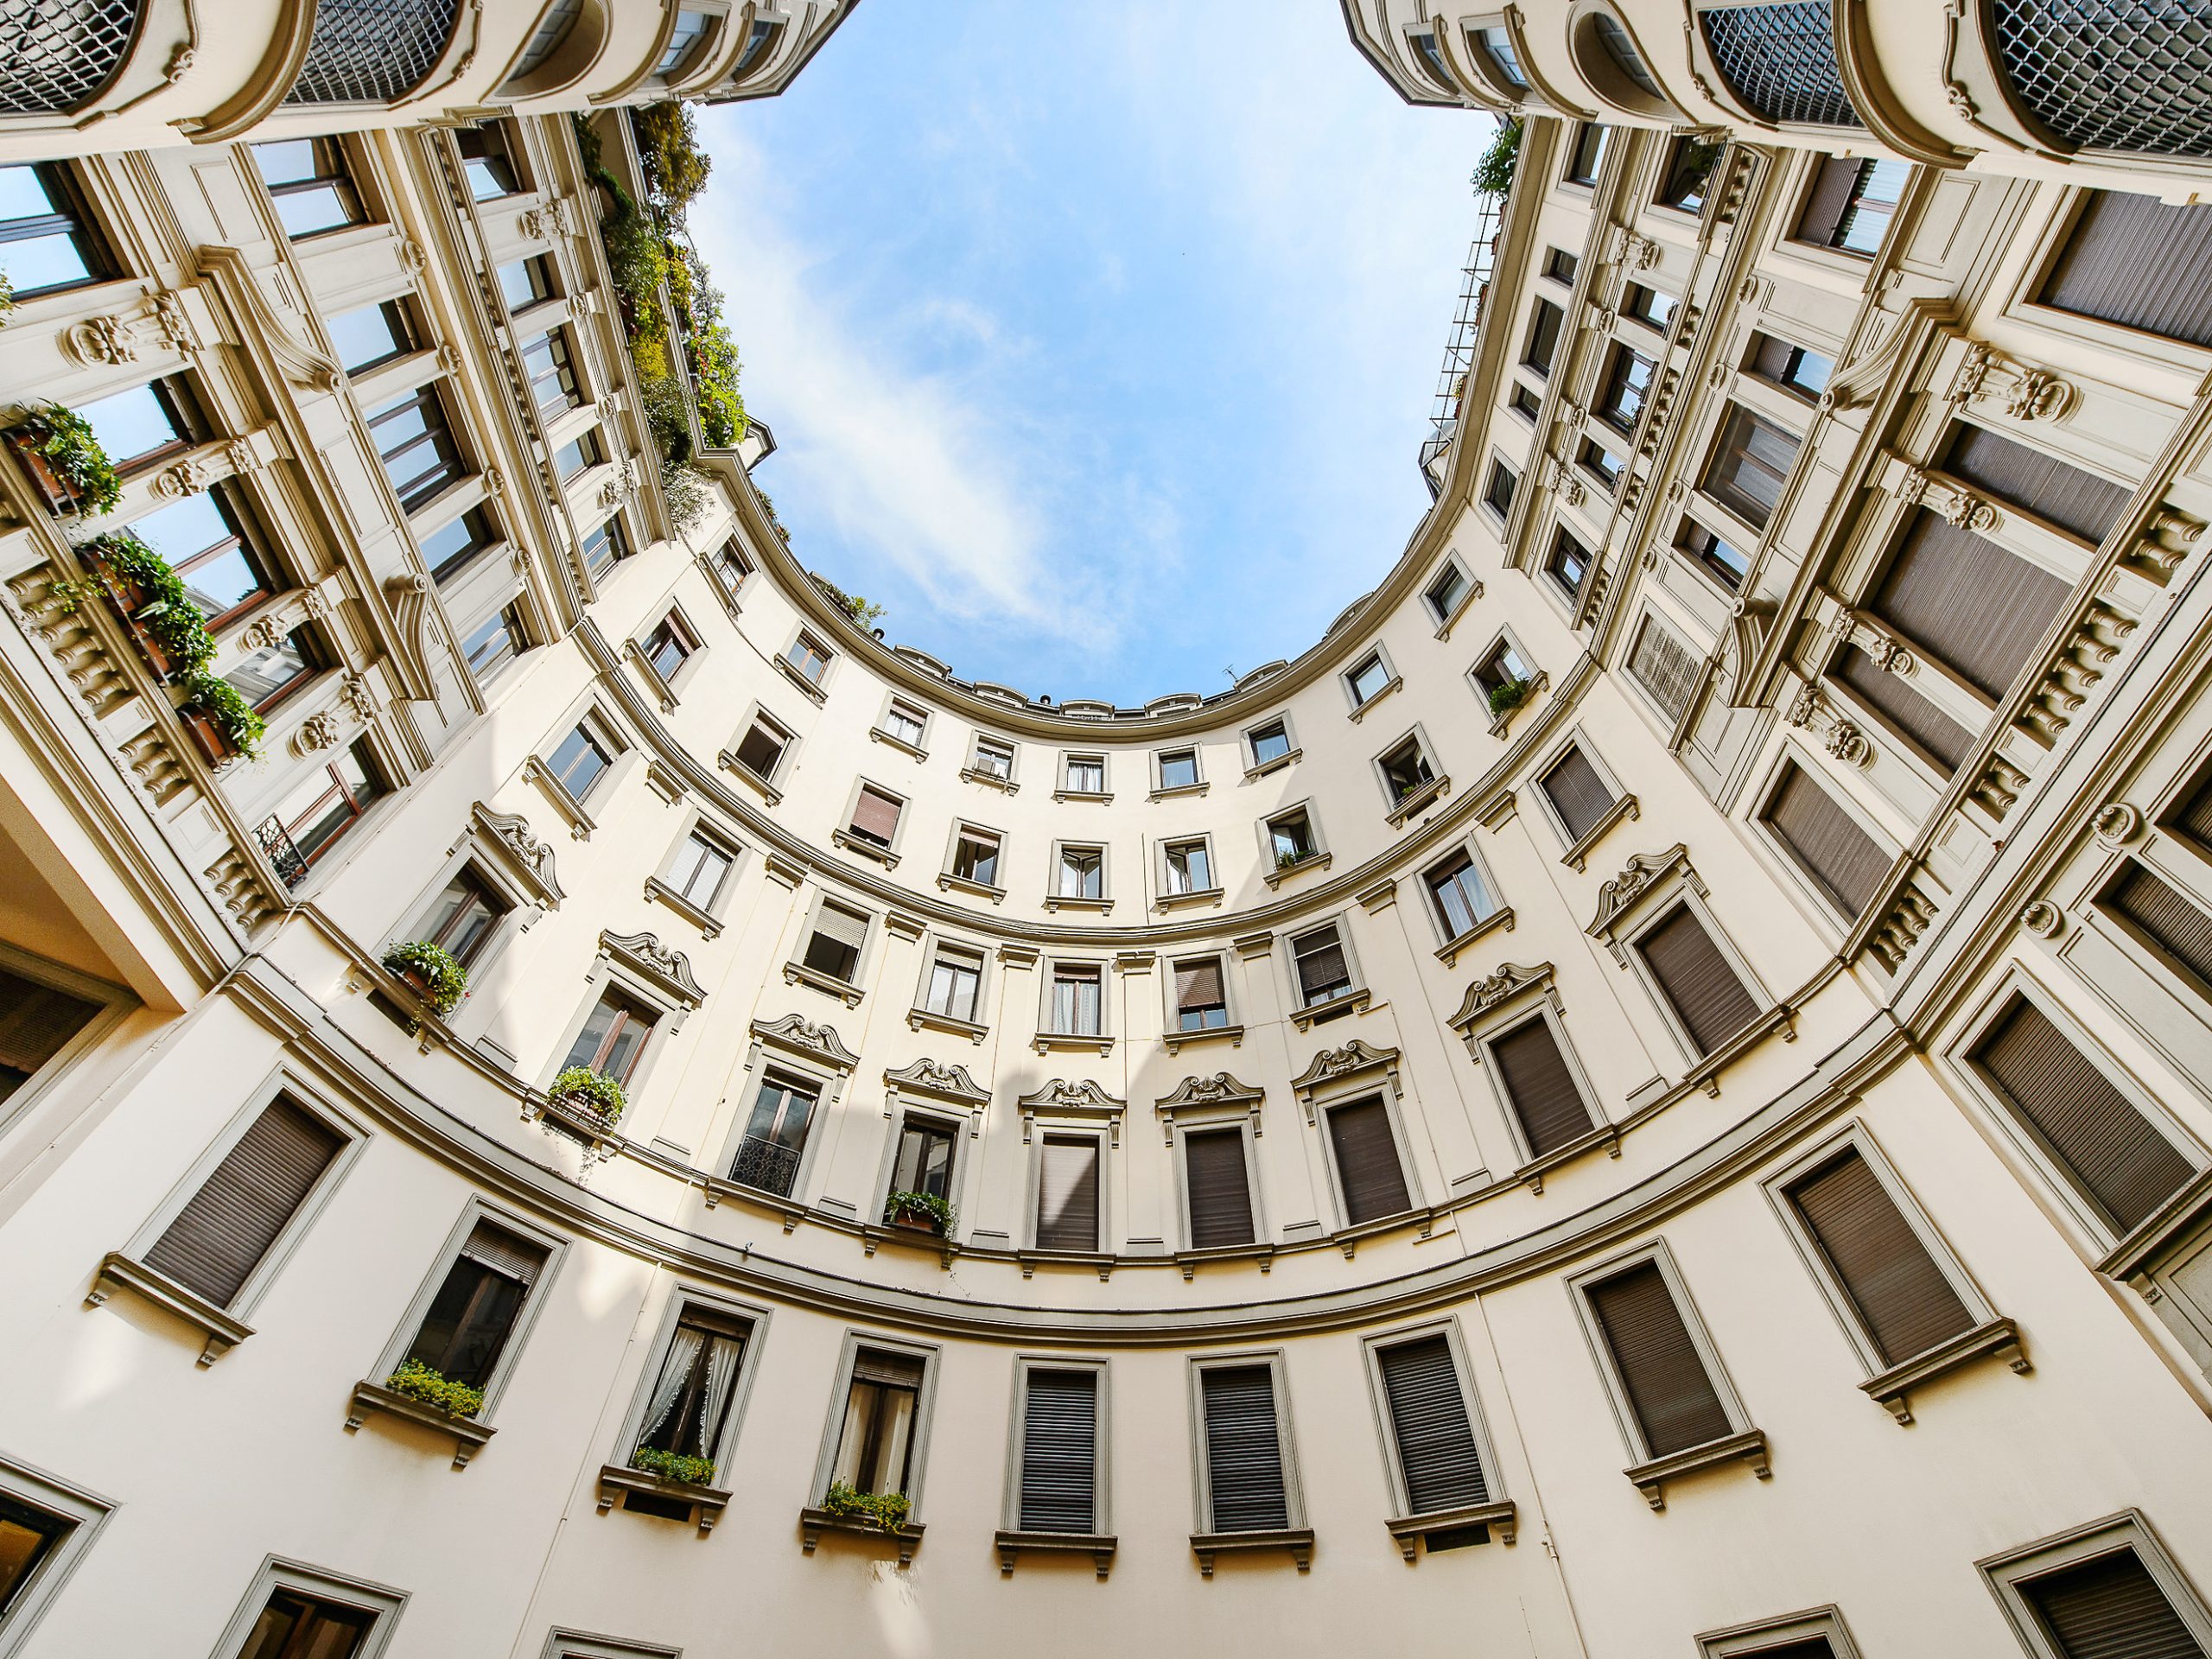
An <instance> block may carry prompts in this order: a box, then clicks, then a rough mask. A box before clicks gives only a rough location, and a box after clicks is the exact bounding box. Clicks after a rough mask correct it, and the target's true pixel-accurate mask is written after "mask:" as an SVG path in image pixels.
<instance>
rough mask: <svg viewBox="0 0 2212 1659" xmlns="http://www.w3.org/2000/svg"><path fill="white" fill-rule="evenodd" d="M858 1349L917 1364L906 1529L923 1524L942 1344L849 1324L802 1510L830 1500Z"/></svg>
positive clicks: (908, 1447)
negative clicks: (919, 1374)
mask: <svg viewBox="0 0 2212 1659" xmlns="http://www.w3.org/2000/svg"><path fill="white" fill-rule="evenodd" d="M863 1348H873V1349H875V1350H877V1351H880V1352H883V1353H887V1354H895V1355H898V1356H899V1357H902V1358H906V1359H914V1360H918V1361H920V1362H921V1367H922V1381H921V1384H920V1386H919V1387H918V1388H917V1389H915V1391H914V1427H913V1430H912V1434H911V1436H910V1438H909V1439H908V1440H907V1443H906V1473H907V1481H906V1488H905V1491H906V1504H907V1509H906V1525H907V1527H908V1528H910V1529H911V1528H913V1527H916V1526H918V1525H919V1524H920V1522H921V1519H922V1497H923V1488H924V1485H925V1476H926V1474H927V1472H928V1469H929V1449H930V1438H931V1436H930V1429H931V1425H932V1423H933V1422H934V1421H935V1420H936V1417H937V1389H938V1372H939V1370H941V1369H942V1367H941V1361H942V1360H943V1357H944V1346H943V1344H939V1343H934V1342H925V1341H920V1340H917V1339H914V1338H907V1337H894V1336H883V1335H880V1334H878V1333H877V1332H871V1331H861V1330H857V1329H855V1328H854V1327H853V1326H850V1325H848V1326H847V1327H846V1328H845V1336H844V1342H843V1344H842V1346H841V1347H840V1349H839V1350H838V1354H837V1369H836V1371H835V1372H834V1373H832V1375H833V1376H834V1377H835V1379H836V1380H835V1381H834V1382H833V1383H831V1384H830V1388H829V1421H827V1422H825V1423H824V1424H823V1430H822V1449H821V1451H820V1452H819V1453H818V1454H817V1457H816V1459H815V1461H814V1475H813V1478H812V1479H811V1481H810V1483H809V1484H808V1486H807V1502H806V1507H807V1508H808V1509H809V1510H816V1511H818V1510H820V1509H821V1507H822V1500H823V1498H824V1497H827V1496H828V1495H829V1479H830V1476H831V1475H832V1474H833V1473H834V1472H835V1471H836V1466H837V1453H838V1452H839V1451H840V1450H841V1449H842V1446H841V1442H842V1439H843V1435H844V1427H845V1408H846V1405H847V1403H848V1402H849V1401H850V1399H851V1398H852V1392H853V1366H854V1363H855V1361H857V1360H858V1359H859V1357H860V1351H861V1349H863Z"/></svg>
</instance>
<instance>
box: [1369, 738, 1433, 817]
mask: <svg viewBox="0 0 2212 1659" xmlns="http://www.w3.org/2000/svg"><path fill="white" fill-rule="evenodd" d="M1376 766H1379V767H1380V768H1381V769H1382V772H1383V788H1384V790H1385V791H1387V792H1388V793H1389V798H1390V804H1391V805H1393V806H1399V805H1402V804H1404V803H1406V802H1407V801H1409V800H1411V799H1413V798H1414V796H1416V795H1418V794H1420V793H1421V791H1423V790H1425V789H1427V787H1428V786H1429V785H1431V784H1433V783H1434V782H1435V781H1436V773H1435V771H1434V770H1433V768H1432V767H1431V766H1429V764H1428V756H1427V753H1426V752H1424V751H1423V749H1422V748H1421V739H1420V738H1418V737H1409V738H1408V739H1406V740H1405V741H1404V742H1402V743H1401V744H1399V745H1398V746H1397V747H1395V748H1394V749H1392V750H1390V751H1389V753H1386V754H1385V755H1383V758H1382V759H1381V760H1378V761H1376Z"/></svg>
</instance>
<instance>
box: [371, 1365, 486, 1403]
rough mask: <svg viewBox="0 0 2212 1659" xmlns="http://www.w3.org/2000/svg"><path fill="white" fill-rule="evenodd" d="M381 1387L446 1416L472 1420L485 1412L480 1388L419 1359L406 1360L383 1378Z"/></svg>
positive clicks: (482, 1392) (482, 1391)
mask: <svg viewBox="0 0 2212 1659" xmlns="http://www.w3.org/2000/svg"><path fill="white" fill-rule="evenodd" d="M384 1385H385V1387H386V1388H387V1389H391V1391H392V1392H393V1393H394V1394H404V1395H406V1396H407V1397H408V1398H409V1399H410V1400H419V1401H421V1402H423V1404H424V1405H426V1406H434V1407H435V1408H437V1409H438V1410H440V1411H442V1412H443V1413H445V1414H446V1415H447V1416H448V1417H474V1415H475V1414H477V1413H478V1412H480V1411H481V1410H483V1409H484V1390H483V1389H472V1388H471V1387H469V1386H468V1384H467V1383H456V1382H454V1380H453V1379H452V1378H451V1377H449V1376H447V1375H446V1374H445V1373H444V1372H442V1371H438V1370H432V1369H431V1368H430V1367H429V1366H428V1365H425V1364H424V1363H423V1362H422V1361H421V1360H419V1359H410V1360H409V1361H408V1362H407V1363H405V1364H404V1365H402V1366H401V1367H400V1368H399V1369H398V1370H396V1371H394V1372H393V1373H392V1374H391V1376H387V1377H386V1378H385V1380H384Z"/></svg>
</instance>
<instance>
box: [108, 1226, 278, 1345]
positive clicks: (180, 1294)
mask: <svg viewBox="0 0 2212 1659" xmlns="http://www.w3.org/2000/svg"><path fill="white" fill-rule="evenodd" d="M118 1290H131V1291H135V1292H137V1294H139V1295H140V1296H143V1298H145V1300H148V1301H149V1302H151V1303H153V1304H154V1306H156V1307H159V1308H162V1309H165V1310H166V1311H167V1312H168V1313H174V1314H175V1315H176V1317H177V1318H179V1319H182V1320H183V1321H184V1322H185V1323H186V1324H187V1325H192V1326H194V1328H195V1329H197V1330H198V1331H199V1332H200V1334H201V1335H202V1336H204V1337H206V1338H207V1346H206V1347H205V1348H203V1349H202V1350H201V1351H200V1363H201V1364H202V1365H212V1364H213V1363H215V1362H216V1361H217V1360H219V1359H220V1358H221V1357H223V1356H224V1355H225V1354H226V1353H228V1352H229V1351H231V1350H232V1349H233V1348H235V1347H237V1346H238V1344H240V1343H242V1342H244V1341H245V1339H246V1338H248V1337H250V1336H251V1335H252V1334H253V1327H252V1326H251V1325H248V1324H246V1323H245V1320H243V1319H232V1317H231V1316H230V1315H229V1314H228V1313H225V1312H224V1311H223V1310H222V1309H221V1308H219V1307H218V1306H215V1304H214V1303H213V1302H211V1301H209V1300H207V1298H205V1297H204V1296H201V1295H200V1294H197V1293H195V1292H194V1291H190V1290H187V1289H186V1288H185V1287H183V1286H182V1285H180V1284H179V1283H177V1282H176V1281H175V1280H174V1279H171V1278H170V1277H169V1276H168V1274H162V1273H156V1272H155V1271H154V1269H153V1268H149V1267H148V1266H146V1265H145V1264H144V1263H143V1262H134V1261H132V1260H131V1259H130V1257H129V1256H127V1255H124V1254H123V1253H122V1252H121V1251H119V1250H110V1251H109V1252H108V1253H107V1254H106V1255H104V1256H102V1257H101V1258H100V1265H99V1272H98V1273H96V1274H93V1276H92V1289H91V1290H90V1291H88V1292H87V1293H86V1296H85V1306H87V1307H98V1306H99V1305H100V1304H101V1303H103V1302H105V1301H106V1300H107V1299H108V1298H109V1297H110V1296H111V1295H113V1294H115V1293H116V1292H117V1291H118Z"/></svg>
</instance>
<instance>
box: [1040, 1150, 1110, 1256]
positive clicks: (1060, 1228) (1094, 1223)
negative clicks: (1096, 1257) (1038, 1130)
mask: <svg viewBox="0 0 2212 1659" xmlns="http://www.w3.org/2000/svg"><path fill="white" fill-rule="evenodd" d="M1037 1248H1038V1249H1040V1250H1083V1251H1085V1252H1090V1251H1095V1250H1096V1249H1098V1137H1097V1136H1096V1135H1046V1137H1045V1139H1044V1143H1043V1145H1042V1147H1040V1148H1039V1154H1038V1160H1037Z"/></svg>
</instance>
